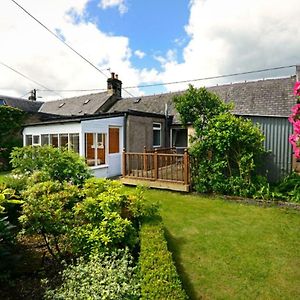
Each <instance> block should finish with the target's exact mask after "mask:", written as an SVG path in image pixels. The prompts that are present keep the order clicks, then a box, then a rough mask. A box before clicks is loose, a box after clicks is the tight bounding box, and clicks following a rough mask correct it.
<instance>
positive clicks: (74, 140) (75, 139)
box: [69, 133, 79, 153]
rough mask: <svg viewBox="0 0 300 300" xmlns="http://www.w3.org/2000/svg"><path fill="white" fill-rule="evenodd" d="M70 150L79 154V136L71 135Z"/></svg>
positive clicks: (76, 134)
mask: <svg viewBox="0 0 300 300" xmlns="http://www.w3.org/2000/svg"><path fill="white" fill-rule="evenodd" d="M69 148H70V149H71V150H73V151H74V152H76V153H79V134H78V133H70V135H69Z"/></svg>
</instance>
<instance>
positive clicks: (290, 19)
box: [159, 0, 300, 90]
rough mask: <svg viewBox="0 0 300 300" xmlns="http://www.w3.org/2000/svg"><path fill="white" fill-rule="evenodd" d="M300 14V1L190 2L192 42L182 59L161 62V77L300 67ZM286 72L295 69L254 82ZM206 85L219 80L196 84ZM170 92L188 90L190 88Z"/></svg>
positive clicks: (194, 76) (258, 75) (185, 49)
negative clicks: (275, 67) (297, 65)
mask: <svg viewBox="0 0 300 300" xmlns="http://www.w3.org/2000/svg"><path fill="white" fill-rule="evenodd" d="M299 15H300V6H299V0H286V1H282V0H273V1H269V0H252V1H240V0H227V1H223V0H209V1H206V0H192V1H191V2H190V18H189V22H188V24H187V26H186V28H185V29H186V32H187V34H188V36H189V38H190V41H189V42H188V44H187V46H186V47H185V48H184V50H183V59H182V60H181V61H180V62H179V61H178V60H176V61H175V60H170V59H168V55H166V57H159V59H160V62H161V64H162V67H163V70H164V71H163V72H162V74H161V78H162V80H163V81H164V82H165V81H170V79H172V80H174V81H177V80H184V79H193V78H202V77H207V76H213V75H220V74H227V73H235V72H242V71H247V70H256V69H261V68H268V67H273V66H282V65H289V64H293V63H300V61H299V53H300V43H299V41H300V27H299ZM287 72H291V73H292V72H294V70H293V69H292V70H291V69H290V70H288V71H285V73H282V72H281V73H279V72H278V73H275V72H270V73H264V74H257V75H256V77H257V78H262V77H264V76H266V77H269V76H273V75H274V76H277V75H280V74H287ZM239 78H241V77H239ZM239 78H238V77H236V78H230V79H225V81H230V80H237V79H239ZM244 79H249V75H248V76H247V77H244ZM219 82H220V81H219ZM204 83H205V84H208V85H210V84H212V83H216V81H214V82H212V81H207V82H199V83H195V85H203V84H204ZM167 88H168V89H169V90H170V89H172V90H174V89H175V90H176V89H184V88H186V84H183V85H174V86H173V85H170V86H167Z"/></svg>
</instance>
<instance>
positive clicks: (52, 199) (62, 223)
mask: <svg viewBox="0 0 300 300" xmlns="http://www.w3.org/2000/svg"><path fill="white" fill-rule="evenodd" d="M78 195H79V189H78V187H77V186H74V185H72V184H70V183H67V182H63V183H60V182H58V181H46V182H41V183H37V184H35V185H33V186H32V187H30V188H29V189H28V190H27V191H25V192H24V193H23V194H22V196H23V197H24V204H23V206H22V216H21V217H20V218H19V219H20V222H21V224H22V225H23V226H24V228H25V231H26V232H28V233H38V234H40V235H42V237H43V239H44V241H45V243H46V245H47V248H48V251H49V252H50V253H51V255H53V256H54V257H57V256H60V255H61V254H62V252H64V251H62V250H61V245H63V244H64V243H63V242H62V239H63V238H64V237H65V235H66V234H67V233H68V232H69V230H70V228H71V227H72V226H73V210H72V209H73V207H74V205H75V203H76V202H78V201H79V198H78V197H79V196H78ZM64 242H66V241H64ZM65 246H66V245H65ZM64 250H65V249H64Z"/></svg>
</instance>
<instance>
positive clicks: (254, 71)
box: [39, 65, 296, 92]
mask: <svg viewBox="0 0 300 300" xmlns="http://www.w3.org/2000/svg"><path fill="white" fill-rule="evenodd" d="M295 66H296V65H289V66H280V67H273V68H266V69H259V70H252V71H245V72H239V73H231V74H224V75H216V76H210V77H202V78H197V79H187V80H181V81H171V82H162V83H153V84H144V85H136V86H126V87H125V88H126V89H133V88H147V87H153V86H162V85H171V84H179V83H187V82H195V81H204V80H210V79H220V78H226V77H233V76H238V75H248V74H254V73H262V72H267V71H275V70H281V69H288V68H292V67H295ZM39 91H43V92H45V91H48V90H39ZM55 91H57V92H90V91H105V89H96V88H95V89H73V90H55Z"/></svg>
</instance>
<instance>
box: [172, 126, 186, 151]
mask: <svg viewBox="0 0 300 300" xmlns="http://www.w3.org/2000/svg"><path fill="white" fill-rule="evenodd" d="M171 133H172V135H171V141H172V146H174V147H176V148H186V147H187V145H188V143H187V141H188V133H187V129H186V128H173V129H172V131H171Z"/></svg>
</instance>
